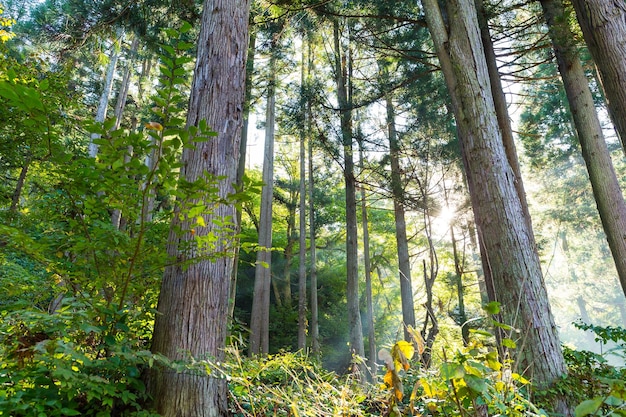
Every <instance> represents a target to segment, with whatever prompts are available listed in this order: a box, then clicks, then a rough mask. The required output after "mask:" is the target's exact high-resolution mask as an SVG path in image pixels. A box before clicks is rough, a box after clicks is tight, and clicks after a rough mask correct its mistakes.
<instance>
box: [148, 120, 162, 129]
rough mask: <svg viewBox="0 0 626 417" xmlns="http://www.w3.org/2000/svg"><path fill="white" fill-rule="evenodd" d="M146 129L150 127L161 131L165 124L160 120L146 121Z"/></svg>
mask: <svg viewBox="0 0 626 417" xmlns="http://www.w3.org/2000/svg"><path fill="white" fill-rule="evenodd" d="M145 126H146V129H150V130H158V131H161V130H163V126H162V125H161V123H158V122H148V123H146V125H145Z"/></svg>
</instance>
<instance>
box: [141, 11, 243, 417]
mask: <svg viewBox="0 0 626 417" xmlns="http://www.w3.org/2000/svg"><path fill="white" fill-rule="evenodd" d="M249 10H250V5H249V2H248V1H247V0H243V1H241V2H231V1H221V0H207V1H206V2H205V4H204V12H203V15H202V23H201V28H200V34H199V40H198V58H197V61H196V68H195V71H194V78H193V83H192V87H191V98H190V103H189V114H188V117H187V123H188V125H190V126H191V125H194V126H195V125H198V124H199V122H200V121H201V120H206V121H207V124H208V125H209V126H211V127H212V128H213V130H214V131H215V132H216V133H217V136H216V137H214V138H211V140H209V141H206V142H201V143H198V144H197V145H196V147H195V148H194V149H188V148H185V149H184V151H183V156H182V163H183V164H182V167H181V177H182V178H183V179H184V180H186V181H189V182H194V181H196V180H198V179H199V178H202V177H203V176H204V175H206V174H208V175H209V177H210V178H209V180H211V179H213V178H221V180H220V181H219V183H218V188H219V196H220V197H221V198H223V199H227V198H228V195H229V194H231V193H232V192H233V191H234V190H233V188H232V184H234V182H235V177H236V170H237V161H238V159H239V141H240V137H241V124H242V105H243V102H244V85H245V81H244V79H245V60H246V50H247V43H248V15H249ZM196 203H202V201H197V200H196V201H180V204H179V206H178V207H179V208H178V210H177V211H178V213H176V214H180V212H181V209H180V207H181V206H182V210H183V212H184V210H185V208H187V207H190V206H191V205H193V204H196ZM205 203H209V202H208V201H206V202H205ZM235 216H236V210H235V207H234V204H233V203H227V202H222V203H220V204H217V205H216V206H215V209H214V211H213V212H212V213H211V214H205V215H204V218H205V219H204V220H205V224H206V226H202V227H200V226H199V225H198V227H195V229H194V230H195V234H193V233H191V232H186V233H182V234H181V233H180V232H179V231H180V230H183V231H189V230H190V228H191V225H190V224H189V222H186V221H181V220H180V217H179V216H178V215H175V216H174V217H173V221H172V228H171V231H170V235H169V238H168V254H169V255H170V256H171V257H172V258H174V259H178V260H179V261H184V262H185V265H182V264H181V263H180V262H177V263H175V264H172V265H169V266H167V267H166V269H165V273H164V276H163V281H162V284H161V293H160V296H159V304H158V307H157V310H158V314H157V315H156V320H155V326H154V334H153V339H152V352H154V353H160V354H163V355H165V356H167V357H168V358H169V359H171V360H185V359H187V358H188V355H192V356H193V357H195V358H204V357H206V356H207V355H208V356H210V357H212V358H213V359H214V360H216V361H222V360H223V358H224V347H225V340H226V333H227V328H226V327H227V326H226V324H227V322H228V320H227V318H228V295H229V288H228V287H229V284H230V276H231V271H232V266H233V261H232V257H231V256H229V255H228V254H229V253H230V254H232V253H233V248H232V247H230V242H232V239H233V236H232V234H233V232H234V229H235V228H234V227H233V228H229V227H222V228H218V227H217V226H216V225H215V223H214V222H213V220H214V219H215V220H218V219H219V220H227V221H232V222H234V220H235ZM209 233H212V234H216V235H217V237H218V241H217V244H216V245H217V247H216V248H215V251H214V253H215V256H212V257H210V258H207V257H201V258H199V259H198V256H199V255H202V254H199V253H197V251H194V250H191V251H190V250H186V249H185V246H189V244H190V243H193V241H194V238H195V237H197V236H206V235H207V234H209ZM187 261H191V263H190V264H188V263H187ZM183 266H184V267H183ZM149 388H150V393H151V394H152V398H154V399H155V403H156V404H155V405H156V411H157V412H158V413H159V414H161V415H162V416H164V417H178V416H198V417H205V416H210V417H217V416H227V415H228V404H227V397H228V395H227V388H228V387H227V381H226V379H223V378H220V377H218V376H217V375H215V374H212V375H206V374H205V373H200V372H199V373H197V374H192V373H189V372H180V373H177V372H176V371H174V370H172V369H162V370H154V371H153V373H152V375H151V380H150V381H149Z"/></svg>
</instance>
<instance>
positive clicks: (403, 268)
mask: <svg viewBox="0 0 626 417" xmlns="http://www.w3.org/2000/svg"><path fill="white" fill-rule="evenodd" d="M386 101H387V134H388V136H389V159H390V161H391V192H392V194H393V212H394V218H395V220H396V224H395V226H396V230H395V232H396V247H397V251H398V270H399V273H400V298H401V300H402V322H403V325H404V339H405V340H411V336H410V335H409V332H408V330H407V329H408V326H412V327H413V328H415V305H414V303H413V282H412V281H411V259H410V257H409V242H408V239H407V236H406V219H405V216H404V214H405V213H404V189H403V187H402V178H401V176H400V161H399V152H400V146H399V144H398V135H397V132H396V121H395V112H394V108H393V102H392V100H391V98H389V97H388V98H387V100H386Z"/></svg>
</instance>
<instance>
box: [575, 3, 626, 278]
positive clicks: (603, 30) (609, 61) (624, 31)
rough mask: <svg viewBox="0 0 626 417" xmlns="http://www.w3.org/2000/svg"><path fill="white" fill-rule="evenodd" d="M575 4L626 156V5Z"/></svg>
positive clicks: (579, 21)
mask: <svg viewBox="0 0 626 417" xmlns="http://www.w3.org/2000/svg"><path fill="white" fill-rule="evenodd" d="M572 4H573V5H574V9H575V10H576V16H577V17H578V23H579V24H580V27H581V28H582V31H583V36H584V38H585V42H586V43H587V46H588V47H589V51H590V52H591V56H593V60H594V61H595V63H596V66H597V68H598V70H599V73H600V79H601V81H602V87H603V89H604V93H605V97H606V101H607V105H608V108H609V114H610V115H611V119H612V120H613V124H614V125H615V129H616V130H617V133H618V136H619V138H620V140H621V142H622V148H623V150H624V152H626V112H625V111H624V109H626V89H625V88H624V85H626V60H625V59H624V57H625V56H626V3H625V2H624V0H572ZM622 284H623V283H622Z"/></svg>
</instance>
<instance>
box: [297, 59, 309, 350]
mask: <svg viewBox="0 0 626 417" xmlns="http://www.w3.org/2000/svg"><path fill="white" fill-rule="evenodd" d="M301 65H302V67H301V68H300V97H301V99H303V98H304V92H305V85H304V83H305V81H306V69H305V66H306V54H305V50H304V48H302V63H301ZM300 110H301V111H302V114H303V115H305V114H306V106H305V103H304V101H303V102H302V104H301V107H300ZM299 133H300V213H299V215H300V221H299V227H300V244H299V246H300V248H299V265H298V349H305V348H306V329H307V320H306V304H307V303H306V152H305V142H306V134H307V132H306V131H305V123H303V124H302V125H301V126H300V130H299Z"/></svg>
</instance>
